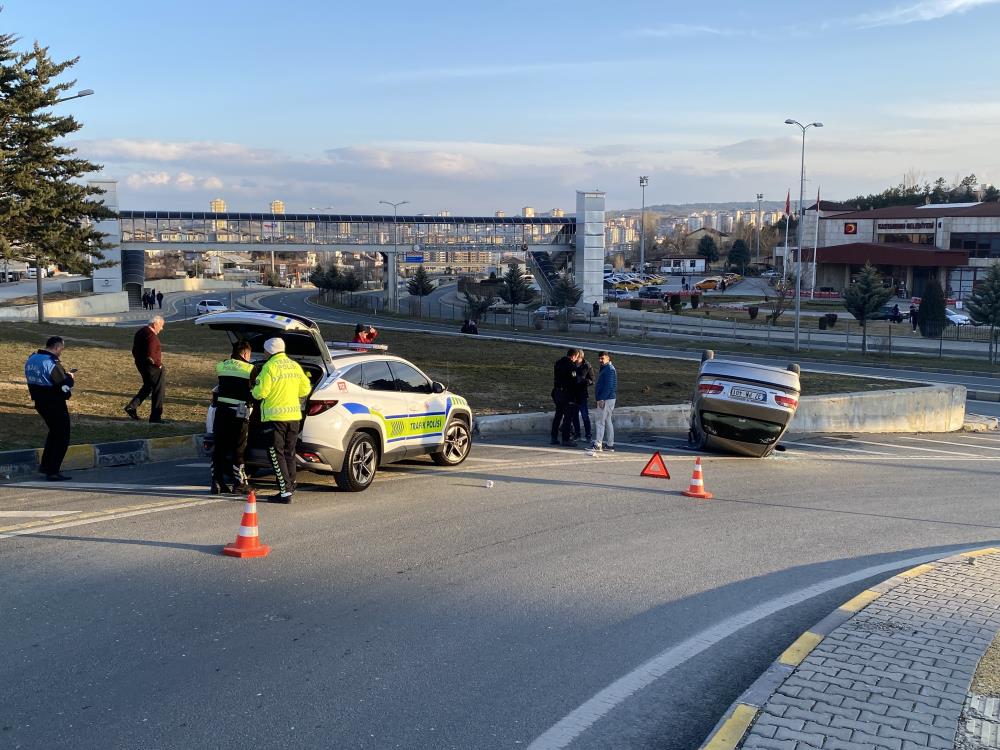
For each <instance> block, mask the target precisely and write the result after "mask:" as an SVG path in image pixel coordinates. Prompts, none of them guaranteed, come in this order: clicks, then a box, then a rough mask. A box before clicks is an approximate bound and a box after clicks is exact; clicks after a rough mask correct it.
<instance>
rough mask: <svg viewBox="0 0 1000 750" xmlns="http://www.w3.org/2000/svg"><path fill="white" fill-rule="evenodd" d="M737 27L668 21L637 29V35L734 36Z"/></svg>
mask: <svg viewBox="0 0 1000 750" xmlns="http://www.w3.org/2000/svg"><path fill="white" fill-rule="evenodd" d="M736 33H737V32H736V30H735V29H724V28H720V27H718V26H703V25H698V24H687V23H668V24H664V25H663V26H655V27H652V28H646V29H637V30H636V31H635V32H634V34H635V35H636V36H651V37H657V38H664V39H675V38H684V37H695V36H733V35H734V34H736Z"/></svg>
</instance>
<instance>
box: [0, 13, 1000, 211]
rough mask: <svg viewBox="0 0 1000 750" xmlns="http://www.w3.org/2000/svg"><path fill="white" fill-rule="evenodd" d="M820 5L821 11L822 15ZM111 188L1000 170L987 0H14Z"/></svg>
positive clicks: (457, 187) (668, 182) (811, 181)
mask: <svg viewBox="0 0 1000 750" xmlns="http://www.w3.org/2000/svg"><path fill="white" fill-rule="evenodd" d="M834 13H836V15H834ZM0 20H2V22H3V23H2V28H4V29H5V30H8V31H11V32H13V33H16V34H18V35H19V36H20V37H21V39H22V44H23V45H27V44H30V43H31V42H32V41H34V40H36V39H37V40H38V41H39V42H41V43H42V44H43V45H47V46H49V47H50V49H51V52H52V55H53V56H54V57H56V58H59V59H63V58H67V57H73V56H76V55H79V56H80V58H81V59H80V62H79V63H78V65H77V66H76V67H75V68H74V69H73V71H72V73H73V76H74V77H75V78H76V79H77V80H78V87H79V88H91V89H94V90H95V91H96V92H97V93H96V94H95V95H94V96H92V97H88V98H85V99H80V100H75V101H73V102H67V103H65V104H63V105H62V106H64V107H72V111H73V112H74V114H75V115H76V116H77V117H78V119H80V120H81V122H83V123H84V125H85V127H84V128H83V129H82V130H81V131H80V132H79V133H78V134H77V136H76V138H75V141H76V145H77V146H78V148H79V150H80V151H81V153H83V154H84V155H87V156H89V157H92V158H93V159H95V160H96V161H98V162H100V163H102V164H103V165H104V167H105V170H104V172H103V174H102V175H101V177H103V178H108V179H117V180H119V199H120V204H121V207H123V208H132V209H142V208H147V209H151V208H164V209H167V208H177V209H188V210H204V209H207V203H208V200H209V199H211V198H213V197H222V198H224V199H226V201H227V202H228V204H229V207H230V209H232V210H246V211H250V210H266V206H267V204H268V202H269V201H270V200H272V199H273V198H281V199H283V200H284V201H285V202H286V204H287V209H288V210H289V211H308V210H310V209H311V208H312V207H319V208H325V207H328V206H332V207H333V209H332V210H336V211H340V212H344V213H358V212H374V211H378V210H379V206H378V201H379V200H381V199H385V200H393V201H399V200H409V201H410V203H411V206H412V208H413V210H414V212H428V213H435V212H437V211H441V210H446V209H447V210H450V211H452V212H453V213H456V214H457V213H466V214H479V213H492V212H493V211H494V210H496V209H505V210H507V211H508V212H515V211H517V210H519V209H520V207H521V206H525V205H531V206H534V207H535V208H536V209H538V210H548V209H551V208H554V207H562V208H566V209H568V210H570V211H572V210H573V207H574V206H573V203H574V195H575V193H574V191H575V190H576V189H594V188H598V189H602V190H605V191H607V194H608V206H609V207H612V208H627V207H637V206H638V204H639V190H638V175H640V174H646V175H649V177H650V185H649V187H648V188H647V194H646V197H647V204H655V203H682V202H700V201H730V200H732V201H744V200H745V201H747V202H748V203H749V202H750V201H751V200H752V198H753V195H754V194H755V193H757V192H763V193H764V194H765V196H766V197H767V198H768V199H772V200H784V196H785V191H786V190H787V189H788V188H790V187H791V188H792V192H793V197H794V194H795V193H796V192H797V182H798V172H799V136H798V134H797V133H798V131H797V129H794V128H792V127H790V126H787V125H784V124H783V122H784V120H785V118H786V117H792V118H795V119H799V120H801V121H803V122H809V121H813V120H820V121H823V122H824V124H825V127H824V128H823V129H822V130H818V131H809V135H808V140H807V153H806V167H807V179H808V182H807V186H806V192H807V194H812V195H815V192H816V189H817V187H821V188H822V192H823V196H824V197H829V198H846V197H850V196H852V195H855V194H857V193H859V192H867V191H875V190H880V189H882V188H883V187H885V186H887V185H890V184H896V183H898V182H900V181H901V180H902V179H903V175H904V173H907V172H911V173H917V174H920V175H923V176H924V177H926V178H927V179H930V180H933V179H934V178H935V177H937V176H939V175H941V176H944V177H946V178H948V179H949V180H950V179H951V178H953V177H955V176H956V175H962V176H964V175H966V174H968V173H970V172H975V173H976V174H977V175H978V176H979V177H980V179H984V180H988V181H990V182H998V183H1000V127H998V125H1000V83H998V79H997V75H996V70H997V69H998V63H1000V52H998V49H997V47H998V45H997V37H998V34H997V31H998V30H1000V0H899V2H893V1H892V0H888V1H887V0H869V1H868V2H860V1H858V0H847V1H846V2H840V3H836V4H834V3H801V2H798V3H791V2H761V3H755V4H750V3H746V2H733V1H731V0H721V1H718V0H717V1H716V2H711V3H676V2H627V1H625V2H617V3H592V2H583V1H578V2H564V1H563V0H550V1H549V2H533V3H526V2H506V3H503V4H499V3H496V4H493V3H490V4H485V3H484V4H469V3H459V2H424V3H419V4H418V3H413V2H407V3H397V2H393V1H383V2H379V3H346V2H326V3H321V2H296V1H295V0H291V1H290V2H286V3H284V4H281V3H275V2H268V3H263V2H253V1H250V2H228V1H226V0H219V1H217V2H202V3H194V2H188V1H187V0H177V1H175V2H170V3H157V4H152V3H135V2H124V1H123V0H106V1H105V2H103V3H80V2H78V1H73V2H70V1H69V0H52V1H49V2H41V1H40V0H7V1H6V2H5V7H4V10H3V12H2V13H0Z"/></svg>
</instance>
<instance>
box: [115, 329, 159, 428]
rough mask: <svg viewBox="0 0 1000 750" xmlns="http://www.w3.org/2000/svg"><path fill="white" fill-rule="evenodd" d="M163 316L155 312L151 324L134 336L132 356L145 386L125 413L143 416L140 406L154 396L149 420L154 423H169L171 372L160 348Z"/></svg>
mask: <svg viewBox="0 0 1000 750" xmlns="http://www.w3.org/2000/svg"><path fill="white" fill-rule="evenodd" d="M163 326H164V323H163V318H162V317H161V316H159V315H154V316H153V317H152V318H150V319H149V324H148V325H145V326H143V327H142V328H140V329H139V330H138V331H136V332H135V337H134V338H133V339H132V359H133V360H134V361H135V369H136V370H138V371H139V377H141V378H142V387H141V388H140V389H139V392H138V393H136V394H135V396H133V397H132V400H131V401H129V402H128V405H127V406H126V407H125V413H126V414H128V415H129V416H130V417H131V418H132V419H139V406H141V405H142V402H143V401H145V400H146V399H147V398H149V399H150V412H149V421H150V422H152V423H153V424H167V421H166V420H165V419H163V399H164V396H165V394H166V387H167V371H166V368H165V367H164V366H163V351H162V349H161V348H160V332H161V331H162V330H163Z"/></svg>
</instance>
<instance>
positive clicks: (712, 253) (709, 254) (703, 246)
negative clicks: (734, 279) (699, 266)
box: [698, 234, 719, 266]
mask: <svg viewBox="0 0 1000 750" xmlns="http://www.w3.org/2000/svg"><path fill="white" fill-rule="evenodd" d="M698 255H700V256H701V257H702V258H704V259H705V265H706V266H711V265H712V264H713V263H715V261H717V260H718V259H719V248H718V247H716V245H715V240H713V239H712V238H711V237H709V236H708V235H707V234H706V235H705V236H704V237H702V238H701V239H700V240H699V241H698Z"/></svg>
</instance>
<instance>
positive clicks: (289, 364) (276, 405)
mask: <svg viewBox="0 0 1000 750" xmlns="http://www.w3.org/2000/svg"><path fill="white" fill-rule="evenodd" d="M311 388H312V386H311V385H310V384H309V378H307V377H306V374H305V373H304V372H303V371H302V368H301V367H299V363H298V362H295V361H294V360H291V359H289V358H288V356H287V355H286V354H285V353H284V352H279V353H278V354H275V355H274V356H272V357H271V358H270V359H269V360H267V362H265V363H264V367H263V369H261V371H260V374H259V375H258V376H257V382H256V383H255V384H254V387H253V397H254V398H255V399H258V400H259V401H261V405H260V418H261V420H262V421H264V422H297V421H299V420H300V419H302V407H301V405H300V399H302V398H305V397H306V396H308V395H309V391H310V389H311Z"/></svg>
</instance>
